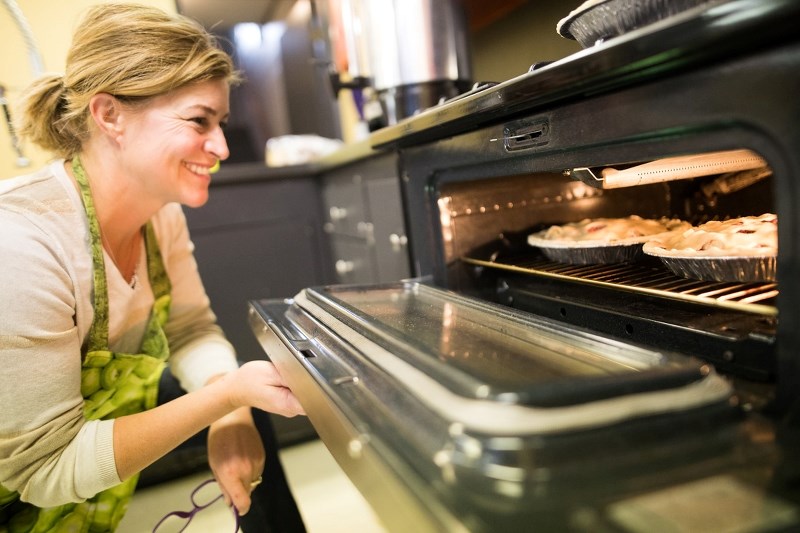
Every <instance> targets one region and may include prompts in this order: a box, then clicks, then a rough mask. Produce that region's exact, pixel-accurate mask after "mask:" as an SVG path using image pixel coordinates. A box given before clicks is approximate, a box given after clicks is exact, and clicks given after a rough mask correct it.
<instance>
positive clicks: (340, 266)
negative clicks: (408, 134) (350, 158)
mask: <svg viewBox="0 0 800 533" xmlns="http://www.w3.org/2000/svg"><path fill="white" fill-rule="evenodd" d="M322 204H323V206H322V208H323V216H324V218H325V225H324V228H325V232H326V233H327V234H328V236H329V239H330V248H331V253H332V256H333V257H332V260H333V268H334V272H335V274H334V275H335V278H336V282H337V283H346V284H347V283H380V282H384V281H395V280H398V279H403V278H407V277H409V275H410V272H411V270H410V266H409V265H410V264H409V256H408V247H407V239H406V232H405V224H404V219H403V208H402V199H401V191H400V181H399V179H398V171H397V156H396V154H394V153H385V154H380V155H377V156H373V157H369V158H366V159H363V160H360V161H357V162H355V163H352V164H349V165H346V166H343V167H338V168H335V169H333V170H330V171H328V172H325V173H323V175H322Z"/></svg>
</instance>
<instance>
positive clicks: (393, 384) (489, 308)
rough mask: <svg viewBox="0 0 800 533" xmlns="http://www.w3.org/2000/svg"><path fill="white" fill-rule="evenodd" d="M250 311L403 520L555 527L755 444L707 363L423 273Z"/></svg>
mask: <svg viewBox="0 0 800 533" xmlns="http://www.w3.org/2000/svg"><path fill="white" fill-rule="evenodd" d="M250 321H251V326H252V328H253V330H254V332H255V333H256V335H257V337H258V339H259V341H260V343H261V345H262V346H263V348H264V350H265V352H266V354H267V356H268V357H269V358H270V360H272V361H273V362H274V364H275V365H276V366H277V368H278V369H279V371H280V372H281V374H282V375H283V376H284V377H285V379H286V380H287V381H288V383H289V385H290V386H291V388H292V389H293V391H294V392H295V394H296V395H297V396H298V398H299V399H300V401H301V403H302V404H303V406H304V408H305V410H306V412H307V413H308V416H309V419H310V421H311V422H312V423H313V424H314V426H315V428H316V429H317V431H318V433H319V435H320V437H321V439H322V440H323V441H324V442H325V444H326V445H327V447H328V448H329V449H330V451H331V453H332V454H333V456H334V457H335V458H336V460H337V461H338V462H339V464H340V465H341V466H342V468H343V469H344V471H345V472H346V473H347V474H348V475H349V476H350V477H351V479H352V480H353V482H354V484H355V485H356V486H357V487H358V488H359V489H360V491H361V492H362V493H363V494H364V496H365V497H366V498H367V500H368V501H369V503H370V504H371V505H372V506H373V508H374V509H375V511H376V512H377V514H378V515H379V517H380V518H381V520H382V521H383V522H384V524H386V525H387V527H388V528H390V529H391V530H396V531H436V532H439V531H459V530H469V531H501V530H502V531H505V530H515V529H516V528H517V527H519V524H524V523H526V520H527V521H530V520H536V521H537V523H538V524H540V525H541V526H542V527H545V529H543V530H546V527H556V528H557V527H560V526H563V525H564V524H566V523H569V522H571V521H573V520H574V519H575V518H574V517H575V513H576V512H577V513H579V514H580V512H583V511H580V509H583V510H584V511H585V510H586V509H596V510H598V511H597V513H596V515H595V516H597V517H601V516H602V512H601V510H602V509H604V508H606V507H607V506H608V505H610V504H612V503H613V502H615V501H620V500H621V499H624V498H627V497H631V496H634V495H636V494H638V493H639V492H641V491H642V490H644V489H648V490H652V489H654V488H658V487H660V486H668V485H670V484H674V483H678V482H686V481H690V480H693V479H695V478H697V477H703V476H707V475H711V474H716V473H718V472H719V471H720V468H723V467H726V468H727V467H728V466H730V465H731V464H734V463H736V461H737V458H740V457H741V456H742V448H743V447H747V446H748V444H747V443H746V440H747V439H742V438H741V429H740V428H739V427H738V421H739V415H740V413H739V411H738V409H737V408H736V407H735V406H734V405H733V402H732V401H731V397H732V390H731V387H730V386H729V384H728V382H727V381H726V380H724V379H723V378H721V377H720V376H718V375H717V374H716V373H715V372H714V371H713V369H712V368H711V367H710V366H708V365H706V364H704V363H702V362H700V361H697V360H695V359H692V358H688V357H684V356H681V355H680V354H671V353H664V352H659V351H656V350H652V349H648V348H643V347H640V346H635V345H631V344H627V343H624V342H620V341H617V340H614V339H611V338H607V337H603V336H599V335H596V334H593V333H592V332H589V331H582V330H577V329H574V328H570V327H566V326H564V325H561V324H558V323H556V322H551V321H548V320H546V319H543V318H541V317H536V316H533V315H529V314H526V313H522V312H519V311H514V310H511V309H508V308H504V307H502V306H496V305H493V304H489V303H486V302H482V301H479V300H475V299H471V298H468V297H464V296H461V295H458V294H455V293H452V292H448V291H444V290H441V289H438V288H434V287H430V286H427V285H425V284H424V283H420V282H418V281H414V280H411V281H405V282H397V283H392V284H387V285H381V286H371V287H361V286H334V287H323V288H309V289H305V290H303V291H301V292H300V293H299V294H298V295H297V296H296V297H295V298H294V299H292V300H262V301H254V302H251V312H250ZM752 455H753V453H750V456H752ZM676 464H680V465H681V468H677V469H676V468H674V467H675V465H676ZM655 472H658V473H659V474H658V475H654V473H655ZM577 502H580V503H579V504H578V503H577ZM576 505H577V506H578V507H579V508H580V509H576ZM597 520H601V518H597Z"/></svg>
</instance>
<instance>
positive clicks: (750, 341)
mask: <svg viewBox="0 0 800 533" xmlns="http://www.w3.org/2000/svg"><path fill="white" fill-rule="evenodd" d="M773 179H774V178H773V175H772V169H771V168H770V167H769V165H768V164H767V162H766V160H765V159H763V158H762V157H761V156H760V155H759V154H757V153H755V152H753V151H751V150H747V149H736V150H725V151H717V152H708V153H701V154H682V155H678V156H669V157H664V158H660V159H650V160H645V161H624V162H609V163H608V164H604V165H592V166H580V165H575V166H574V167H572V168H569V169H561V170H558V171H553V172H536V173H531V174H526V175H514V176H507V177H493V178H488V179H479V180H473V181H459V182H454V183H447V184H443V185H442V186H441V188H440V191H439V197H438V198H439V199H438V206H439V215H440V221H441V224H442V242H443V244H444V246H443V251H444V254H445V257H444V261H445V264H446V265H447V273H446V283H447V285H448V286H449V287H450V288H452V289H454V290H458V291H460V292H464V293H467V294H473V295H476V296H479V297H481V298H487V299H490V300H492V301H494V302H497V303H502V304H504V305H507V306H510V307H513V308H516V309H519V310H522V311H527V312H530V313H533V314H537V315H542V316H546V317H549V318H552V319H555V320H558V321H560V322H565V323H569V324H572V325H574V326H577V327H582V328H585V329H587V330H590V331H594V332H597V333H601V334H606V335H611V336H613V337H615V338H619V339H622V340H626V341H633V342H636V343H639V344H644V345H648V346H653V347H658V348H660V349H664V350H672V351H676V352H679V353H683V354H686V355H690V356H695V357H699V358H702V359H704V360H706V361H709V362H712V363H713V364H714V365H715V367H716V368H717V369H718V370H719V371H720V372H723V373H727V374H730V375H732V376H742V377H745V378H747V379H749V380H755V381H757V382H769V381H771V380H773V379H774V377H775V372H776V355H775V342H776V334H777V327H778V307H777V298H778V296H779V284H778V280H777V277H776V270H777V268H776V265H777V256H768V255H767V256H764V255H763V254H764V253H766V252H761V251H760V250H766V248H759V249H754V250H752V251H747V252H744V257H739V256H735V254H738V253H739V252H735V253H734V254H733V256H729V255H726V252H725V250H724V245H725V243H724V242H723V243H719V242H717V240H714V239H724V238H726V237H725V235H723V233H720V232H718V233H714V234H713V235H712V236H711V237H709V238H707V239H706V242H711V244H710V246H712V247H718V246H721V247H722V248H721V249H720V250H716V248H715V251H713V252H708V251H706V250H687V251H686V256H685V257H683V256H682V255H681V252H672V254H673V255H672V256H669V253H667V252H664V248H657V245H663V246H667V244H666V243H668V242H672V241H667V240H666V237H667V236H670V237H671V238H672V239H673V241H676V240H677V236H679V235H681V234H682V233H683V232H685V231H690V232H694V233H693V235H694V234H696V233H698V232H702V228H705V227H713V228H715V229H716V230H719V229H720V227H722V228H723V230H722V231H723V232H724V231H729V230H730V229H731V228H729V227H728V226H731V225H735V224H739V223H740V221H742V224H753V223H757V222H754V221H759V220H760V219H762V218H763V219H764V220H766V221H767V223H768V224H772V226H770V227H768V228H766V229H768V230H770V236H772V237H774V238H775V241H776V242H777V237H776V236H775V235H776V233H777V230H776V224H777V216H776V215H772V214H773V213H775V212H776V210H775V207H774V206H775V201H774V198H773ZM655 221H661V222H662V223H665V224H667V227H665V232H664V233H659V234H657V235H646V234H644V235H643V236H641V237H631V236H630V235H638V234H637V233H632V234H627V233H626V234H625V235H622V236H620V238H619V239H617V240H616V241H615V240H613V239H612V240H610V241H609V242H605V243H597V242H594V241H593V240H592V239H593V236H592V233H591V232H592V231H594V230H595V229H596V227H597V224H596V223H600V224H599V226H604V225H606V224H607V223H608V224H610V223H611V222H614V223H619V222H626V223H627V224H628V226H630V227H632V228H633V229H634V231H635V230H636V228H635V226H636V225H637V224H640V225H643V224H645V223H648V224H653V223H655ZM675 221H679V222H680V224H681V225H677V224H676V222H675ZM709 222H711V224H706V223H709ZM721 222H722V223H724V224H720V223H721ZM670 223H671V224H673V226H669V224H670ZM593 224H595V225H594V226H593ZM704 224H706V226H703V225H704ZM581 225H583V226H581ZM553 226H558V227H557V228H556V229H559V230H560V229H561V228H562V227H563V228H564V229H565V230H569V231H571V232H573V234H578V233H580V232H581V231H582V232H583V233H582V234H581V236H580V237H567V238H562V239H561V240H558V239H556V240H555V241H554V244H553V246H554V247H561V248H559V250H558V251H559V252H560V253H559V254H555V255H554V254H552V253H546V252H547V251H548V250H547V249H546V247H545V248H542V247H539V246H533V245H531V242H536V243H540V242H542V240H541V239H538V240H537V239H533V238H532V236H533V235H536V236H539V237H541V236H543V235H545V234H546V233H547V230H548V228H552V227H553ZM567 226H569V227H567ZM628 226H625V225H623V227H624V229H625V231H629V228H628ZM750 228H751V226H749V225H748V226H746V227H744V226H742V228H741V229H739V227H738V226H736V227H734V228H733V230H732V231H734V232H740V233H751V232H754V231H757V230H758V231H760V229H757V230H752V229H750ZM669 230H671V231H669ZM567 233H569V232H567ZM739 237H745V239H743V240H747V238H749V237H750V235H738V234H737V235H734V236H733V238H732V241H733V240H737V239H739ZM569 239H576V240H575V241H574V242H573V241H570V240H569ZM577 239H584V240H583V241H579V240H577ZM658 239H662V241H658ZM654 241H657V242H654ZM648 242H650V244H649V245H648V244H647V243H648ZM776 246H777V244H776ZM615 247H616V248H615ZM648 248H649V250H650V251H649V252H648V253H643V252H642V250H643V249H644V250H645V251H648ZM631 250H632V251H633V252H634V253H631ZM653 250H656V251H653ZM598 251H601V252H603V254H597V253H596V252H598ZM658 251H660V252H661V253H657V252H658ZM608 252H614V253H611V254H609V253H608ZM623 252H624V253H623ZM709 253H710V254H711V255H710V256H709V255H708V254H709ZM759 254H762V255H759ZM740 255H741V254H740ZM662 256H669V257H662ZM553 257H556V258H557V259H556V260H554V259H553ZM587 258H588V259H587ZM615 258H616V259H615Z"/></svg>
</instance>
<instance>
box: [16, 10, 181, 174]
mask: <svg viewBox="0 0 800 533" xmlns="http://www.w3.org/2000/svg"><path fill="white" fill-rule="evenodd" d="M103 1H104V0H69V1H67V2H54V1H53V0H16V3H17V6H19V8H20V9H21V10H22V12H23V14H24V15H25V18H26V19H27V21H28V24H29V25H30V27H31V31H32V32H33V36H34V39H35V40H36V45H37V47H38V48H39V52H40V54H41V56H42V62H43V68H44V71H45V72H62V73H63V72H64V62H65V60H66V55H67V49H68V48H69V45H70V42H71V40H72V32H73V31H74V29H75V25H76V24H77V23H78V20H79V19H80V17H81V15H82V14H83V12H84V11H85V10H86V8H87V7H89V6H91V5H95V4H98V3H101V2H103ZM138 2H139V3H142V4H148V5H154V6H156V7H160V8H161V9H163V10H165V11H169V12H173V13H174V12H175V11H176V7H175V0H138ZM0 48H1V49H2V54H0V84H2V85H4V86H5V87H6V99H7V100H8V101H9V104H10V106H11V112H12V115H14V116H15V117H16V114H15V113H14V111H15V109H14V107H15V106H17V105H18V103H19V98H20V93H21V92H22V91H23V90H24V89H25V87H26V86H27V85H28V84H29V83H30V82H31V81H33V79H34V77H35V75H34V72H33V70H32V67H31V63H30V60H29V56H28V49H27V47H26V45H25V41H24V40H23V38H22V34H21V33H20V31H19V30H18V28H17V25H16V23H15V22H14V19H13V18H12V17H11V15H10V14H9V12H8V10H7V9H6V7H5V3H0ZM0 122H2V124H0V178H8V177H11V176H15V175H17V174H21V173H25V172H28V171H31V170H33V169H37V168H38V167H40V166H42V165H43V164H45V163H46V162H47V161H49V160H50V159H52V155H51V154H49V153H47V152H45V151H43V150H40V149H38V148H37V147H35V146H30V145H25V146H24V147H23V150H24V153H25V156H27V157H28V159H30V161H31V164H30V166H28V167H26V168H20V167H18V166H17V165H16V154H15V152H14V150H12V147H11V137H10V135H9V132H8V128H7V127H6V124H5V120H4V119H3V120H0Z"/></svg>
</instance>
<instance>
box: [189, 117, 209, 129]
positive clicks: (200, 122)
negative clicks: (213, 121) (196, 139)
mask: <svg viewBox="0 0 800 533" xmlns="http://www.w3.org/2000/svg"><path fill="white" fill-rule="evenodd" d="M189 120H190V121H191V122H194V123H195V124H197V125H199V126H203V127H205V126H208V119H207V118H206V117H194V118H190V119H189Z"/></svg>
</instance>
